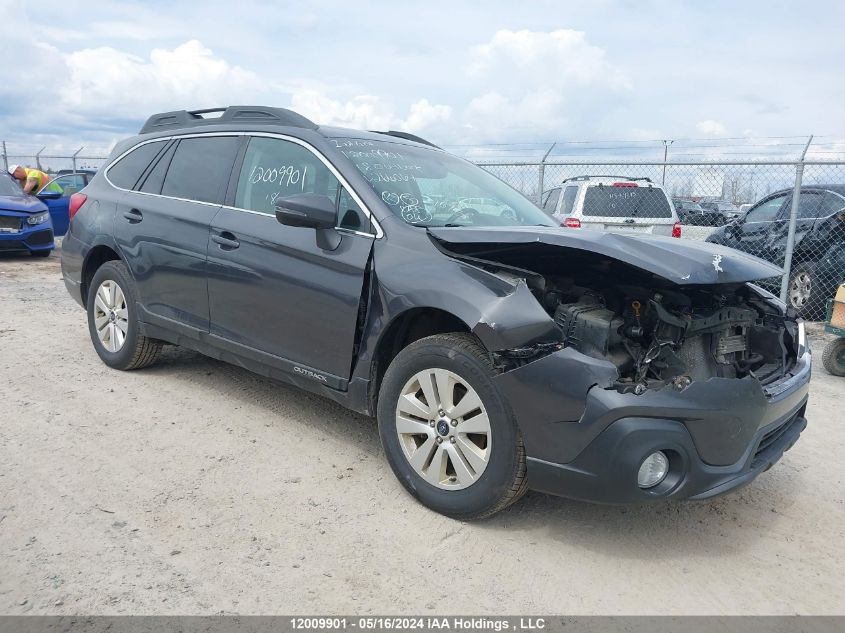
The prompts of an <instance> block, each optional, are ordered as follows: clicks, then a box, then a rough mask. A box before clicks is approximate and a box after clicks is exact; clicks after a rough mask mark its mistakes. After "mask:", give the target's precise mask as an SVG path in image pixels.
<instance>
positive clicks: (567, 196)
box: [560, 185, 578, 214]
mask: <svg viewBox="0 0 845 633" xmlns="http://www.w3.org/2000/svg"><path fill="white" fill-rule="evenodd" d="M577 197H578V185H571V186H569V187H567V188H566V189H564V190H563V206H561V208H560V212H561V213H567V214H569V213H572V210H573V209H574V208H575V198H577Z"/></svg>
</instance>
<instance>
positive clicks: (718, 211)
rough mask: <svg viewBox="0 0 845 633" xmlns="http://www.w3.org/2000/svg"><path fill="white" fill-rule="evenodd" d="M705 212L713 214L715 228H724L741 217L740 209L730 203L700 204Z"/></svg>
mask: <svg viewBox="0 0 845 633" xmlns="http://www.w3.org/2000/svg"><path fill="white" fill-rule="evenodd" d="M699 204H700V205H701V206H702V207H703V208H704V209H705V210H707V211H711V212H712V213H713V220H714V223H713V226H724V225H725V224H727V223H728V222H731V221H733V220H736V219H737V218H738V217H739V216H740V215H741V213H740V210H739V207H737V206H736V205H735V204H732V203H730V202H712V201H711V202H700V203H699Z"/></svg>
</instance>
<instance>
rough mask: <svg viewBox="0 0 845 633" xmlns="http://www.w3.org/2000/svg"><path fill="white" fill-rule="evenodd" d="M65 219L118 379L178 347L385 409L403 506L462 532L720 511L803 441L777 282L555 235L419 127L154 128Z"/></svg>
mask: <svg viewBox="0 0 845 633" xmlns="http://www.w3.org/2000/svg"><path fill="white" fill-rule="evenodd" d="M468 199H470V200H471V199H484V200H487V201H493V202H492V203H487V204H486V205H485V206H484V207H483V208H478V209H476V208H473V207H472V206H471V204H468V203H467V202H466V201H467V200H468ZM71 211H72V212H73V218H72V221H71V225H70V232H69V233H68V235H67V237H66V238H65V240H64V243H63V248H62V271H63V275H64V280H65V284H66V286H67V288H68V290H69V291H70V293H71V295H72V296H73V297H74V298H75V299H76V300H77V301H78V302H79V303H80V304H81V305H83V306H84V307H85V309H86V310H87V313H88V327H89V331H90V335H91V340H92V341H93V344H94V348H95V349H96V351H97V353H98V354H99V356H100V358H102V360H103V361H104V362H105V363H106V364H108V365H109V366H111V367H115V368H117V369H138V368H141V367H145V366H147V365H149V364H151V363H153V362H154V361H155V360H156V357H157V356H158V354H159V351H160V349H161V347H162V345H163V344H176V345H182V346H185V347H188V348H192V349H194V350H198V351H199V352H202V353H203V354H207V355H209V356H212V357H214V358H218V359H221V360H223V361H227V362H229V363H234V364H236V365H240V366H242V367H245V368H248V369H250V370H252V371H254V372H257V373H259V374H262V375H265V376H270V377H272V378H275V379H278V380H282V381H285V382H288V383H292V384H294V385H297V386H299V387H301V388H303V389H308V390H309V391H313V392H315V393H318V394H322V395H323V396H326V397H328V398H331V399H332V400H335V401H337V402H339V403H341V404H342V405H344V406H346V407H348V408H350V409H353V410H355V411H360V412H362V413H365V414H367V415H375V416H377V418H378V428H379V433H380V436H381V441H382V443H383V446H384V451H385V453H386V455H387V459H388V460H389V462H390V465H391V467H392V468H393V471H394V472H395V474H396V476H397V477H398V478H399V480H400V481H401V482H402V484H403V485H404V486H405V488H407V490H408V491H409V492H410V493H411V494H412V495H413V496H415V497H416V498H417V499H419V500H420V501H421V502H422V503H424V504H425V505H426V506H428V507H430V508H432V509H434V510H436V511H438V512H441V513H443V514H446V515H449V516H452V517H457V518H461V519H471V518H480V517H485V516H489V515H491V514H493V513H495V512H497V511H499V510H502V509H503V508H505V507H507V506H508V505H510V504H511V503H513V502H514V501H516V500H517V499H519V497H520V496H521V495H522V494H523V493H524V492H525V491H526V490H527V489H529V488H531V489H535V490H540V491H545V492H548V493H553V494H557V495H564V496H567V497H572V498H577V499H584V500H588V501H595V502H604V503H640V502H649V501H657V500H666V499H682V498H692V499H704V498H708V497H712V496H714V495H717V494H720V493H724V492H726V491H729V490H731V489H734V488H737V487H739V486H741V485H743V484H746V483H748V482H749V481H751V480H752V479H753V478H754V477H756V476H757V475H758V474H760V473H761V472H763V471H764V470H766V469H768V468H769V467H770V466H772V464H774V463H775V462H776V461H777V460H778V459H779V458H780V457H781V456H782V455H783V453H784V451H786V450H787V449H788V448H790V447H791V446H792V445H793V444H794V443H795V441H796V440H797V439H798V436H799V434H800V433H801V431H802V430H803V429H804V428H805V426H806V420H805V418H804V411H805V407H806V403H807V392H808V384H809V380H810V354H809V351H808V350H807V348H806V344H805V342H804V331H803V324H802V323H801V322H800V321H799V320H798V319H797V318H796V315H795V313H794V312H792V311H791V309H787V308H785V307H784V305H783V304H782V303H781V302H780V301H778V300H777V299H776V298H775V297H774V296H772V295H771V294H769V293H768V292H766V291H765V290H762V289H761V288H759V287H757V286H755V285H754V284H752V283H751V282H753V281H754V280H758V279H763V278H767V277H772V276H774V275H778V274H780V273H781V271H780V269H778V268H775V267H773V266H772V265H770V264H768V263H766V262H764V261H762V260H760V259H757V258H754V257H751V256H749V255H746V254H743V253H740V252H737V251H734V250H731V249H728V248H725V247H721V246H717V245H713V244H706V243H703V242H686V241H681V240H677V239H672V238H670V237H666V238H660V237H652V236H641V235H635V234H630V235H626V234H614V233H605V232H599V231H583V230H582V231H577V230H572V229H568V228H565V227H560V226H557V223H556V222H554V221H553V220H552V219H551V218H550V217H549V216H547V215H546V214H545V213H544V212H543V211H541V210H540V209H538V208H536V207H535V206H534V205H533V204H532V203H531V202H529V201H528V200H527V199H526V198H524V197H523V196H522V195H520V194H519V193H517V192H516V191H515V190H513V189H512V188H511V187H509V186H508V185H507V184H505V183H504V182H502V181H500V180H498V179H496V178H495V177H493V176H492V175H490V174H489V173H487V172H485V171H484V170H482V169H480V168H479V167H476V166H474V165H472V164H470V163H467V162H465V161H463V160H460V159H458V158H455V157H454V156H451V155H449V154H448V153H446V152H444V151H442V150H440V149H438V148H437V147H434V146H433V145H431V144H430V143H428V142H426V141H424V140H423V139H420V138H417V137H414V136H411V135H408V134H404V133H399V132H361V131H354V130H346V129H338V128H331V127H325V126H318V125H316V124H314V123H312V122H311V121H309V120H307V119H305V118H303V117H302V116H300V115H298V114H296V113H294V112H290V111H288V110H283V109H278V108H269V107H248V106H233V107H229V108H225V109H221V110H216V111H210V110H207V111H195V112H188V111H177V112H169V113H164V114H157V115H155V116H153V117H151V118H150V119H149V120H148V121H147V123H146V124H145V125H144V127H143V129H142V130H141V133H140V135H139V136H136V137H134V138H132V139H129V140H127V141H124V142H122V143H120V144H119V145H118V147H117V148H116V149H115V150H114V153H113V155H112V157H111V159H110V161H109V163H108V165H107V167H106V168H104V169H102V170H101V171H100V172H99V173H98V174H97V175H96V176H95V177H94V179H93V181H92V182H91V183H90V184H89V185H88V186H87V187H86V188H85V189H84V190H83V191H82V192H80V193H79V194H76V195H75V196H74V200H73V201H72V203H71Z"/></svg>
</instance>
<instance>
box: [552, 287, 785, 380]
mask: <svg viewBox="0 0 845 633" xmlns="http://www.w3.org/2000/svg"><path fill="white" fill-rule="evenodd" d="M558 283H560V282H558ZM535 296H536V295H535ZM538 299H539V300H541V301H542V304H543V305H544V306H545V307H546V309H547V310H548V311H549V313H550V314H551V315H552V316H553V318H554V321H555V323H556V324H557V325H558V326H559V327H560V329H561V331H562V333H563V344H564V346H572V347H574V348H575V349H577V350H578V351H580V352H581V353H583V354H586V355H588V356H592V357H594V358H604V359H607V360H609V361H611V362H612V363H613V364H614V365H616V367H617V368H618V370H619V376H620V378H619V381H618V382H617V383H616V384H615V385H614V387H615V388H617V389H619V390H620V391H623V392H628V391H631V392H634V393H642V392H643V391H645V390H646V389H649V388H654V387H662V386H664V385H667V384H670V383H671V384H672V385H673V386H674V387H675V388H677V389H684V388H685V387H686V386H688V385H689V384H690V383H691V382H693V381H696V380H706V379H708V378H711V377H720V378H743V377H745V376H748V375H752V376H754V377H756V378H757V379H758V380H759V381H760V382H761V383H762V384H767V383H769V382H773V381H775V380H777V379H779V378H781V377H783V376H784V374H785V372H786V370H787V368H788V367H789V366H790V365H791V364H792V362H794V360H795V357H796V352H795V350H796V346H795V343H794V341H795V337H796V335H797V327H795V322H794V321H791V324H792V327H790V321H789V320H788V319H787V318H786V317H784V316H782V315H779V314H778V313H777V311H776V309H775V308H774V307H773V306H771V305H770V304H769V303H768V302H766V301H765V300H764V299H763V298H761V297H759V296H754V293H753V291H752V290H751V289H749V288H748V287H745V286H741V287H725V288H707V289H699V288H687V289H684V290H683V291H682V290H680V289H679V290H668V289H660V290H657V291H656V290H653V289H648V288H645V287H642V286H635V285H626V284H613V285H608V286H606V287H603V288H584V287H580V286H577V285H575V284H574V283H568V282H567V281H564V282H563V284H561V285H558V284H553V286H552V288H551V289H550V290H547V291H545V292H543V293H541V295H540V297H538Z"/></svg>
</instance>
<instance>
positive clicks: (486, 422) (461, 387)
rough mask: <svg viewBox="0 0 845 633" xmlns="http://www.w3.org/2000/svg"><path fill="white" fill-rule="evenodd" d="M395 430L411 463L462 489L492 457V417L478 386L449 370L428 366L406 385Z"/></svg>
mask: <svg viewBox="0 0 845 633" xmlns="http://www.w3.org/2000/svg"><path fill="white" fill-rule="evenodd" d="M396 432H397V433H398V435H399V443H400V445H401V446H402V451H403V452H404V454H405V457H406V458H407V460H408V463H409V464H410V465H411V467H412V468H413V469H414V470H415V471H416V473H417V474H418V475H420V476H421V477H422V478H423V479H425V480H426V481H427V482H428V483H430V484H431V485H433V486H436V487H437V488H441V489H444V490H460V489H462V488H467V487H469V486H471V485H472V484H474V483H475V482H476V481H478V478H479V477H481V475H482V474H483V473H484V470H485V469H486V468H487V464H488V462H489V460H490V443H491V439H492V433H491V429H490V419H489V418H488V416H487V411H486V410H485V408H484V404H483V403H482V402H481V398H480V397H479V395H478V393H477V392H476V391H475V389H473V388H472V386H470V385H469V384H468V383H467V382H466V381H465V380H463V379H462V378H461V377H460V376H458V375H457V374H456V373H454V372H451V371H449V370H447V369H426V370H424V371H421V372H417V373H416V374H414V375H413V376H412V377H411V379H410V380H409V381H408V382H407V383H405V386H404V387H403V388H402V391H401V393H400V395H399V402H398V403H397V405H396Z"/></svg>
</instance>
